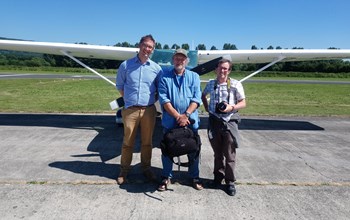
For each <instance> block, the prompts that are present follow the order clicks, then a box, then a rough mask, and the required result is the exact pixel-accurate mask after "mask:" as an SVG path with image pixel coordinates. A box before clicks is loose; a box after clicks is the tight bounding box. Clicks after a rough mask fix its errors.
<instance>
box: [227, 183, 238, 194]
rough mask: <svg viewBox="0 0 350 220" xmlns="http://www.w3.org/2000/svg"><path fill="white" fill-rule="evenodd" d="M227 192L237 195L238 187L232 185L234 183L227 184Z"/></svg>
mask: <svg viewBox="0 0 350 220" xmlns="http://www.w3.org/2000/svg"><path fill="white" fill-rule="evenodd" d="M226 193H227V194H228V195H229V196H234V195H236V187H235V185H232V184H229V185H226Z"/></svg>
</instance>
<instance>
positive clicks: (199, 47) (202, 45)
mask: <svg viewBox="0 0 350 220" xmlns="http://www.w3.org/2000/svg"><path fill="white" fill-rule="evenodd" d="M206 49H207V48H206V47H205V45H204V44H198V46H197V47H196V50H206Z"/></svg>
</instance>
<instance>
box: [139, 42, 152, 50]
mask: <svg viewBox="0 0 350 220" xmlns="http://www.w3.org/2000/svg"><path fill="white" fill-rule="evenodd" d="M141 46H142V47H144V48H147V49H153V45H150V44H145V43H142V45H141Z"/></svg>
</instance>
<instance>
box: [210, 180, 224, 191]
mask: <svg viewBox="0 0 350 220" xmlns="http://www.w3.org/2000/svg"><path fill="white" fill-rule="evenodd" d="M221 186H222V181H220V180H217V179H214V180H212V181H211V182H210V188H213V189H219V188H220V187H221Z"/></svg>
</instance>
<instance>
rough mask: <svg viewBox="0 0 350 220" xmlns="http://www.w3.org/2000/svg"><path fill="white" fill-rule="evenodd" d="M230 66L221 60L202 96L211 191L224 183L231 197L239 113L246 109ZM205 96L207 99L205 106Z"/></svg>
mask: <svg viewBox="0 0 350 220" xmlns="http://www.w3.org/2000/svg"><path fill="white" fill-rule="evenodd" d="M231 69H232V63H231V61H230V60H228V59H221V60H220V61H219V62H218V65H217V67H216V69H215V73H216V79H214V80H210V81H209V82H208V83H207V85H206V87H205V88H204V90H203V92H202V102H203V105H204V108H205V110H206V111H207V112H209V125H208V138H209V141H210V144H211V146H212V148H213V151H214V172H213V173H214V182H213V185H214V187H219V186H221V184H222V182H223V180H224V181H225V191H226V193H227V194H228V195H230V196H234V195H235V194H236V188H235V185H234V182H235V181H236V178H235V174H234V170H235V164H236V148H238V146H239V135H238V125H237V124H238V122H239V120H240V118H239V114H238V110H239V109H242V108H244V107H246V101H245V94H244V89H243V86H242V84H241V83H240V82H239V81H237V80H235V79H232V78H229V74H230V72H231ZM207 95H209V96H210V102H209V103H208V100H207Z"/></svg>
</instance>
